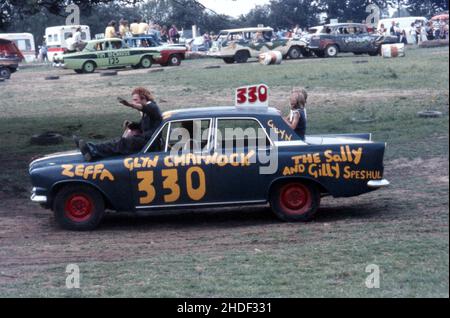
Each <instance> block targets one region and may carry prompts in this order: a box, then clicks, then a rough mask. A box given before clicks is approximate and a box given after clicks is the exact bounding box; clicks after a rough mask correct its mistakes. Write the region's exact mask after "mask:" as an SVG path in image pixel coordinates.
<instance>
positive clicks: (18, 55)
mask: <svg viewBox="0 0 450 318" xmlns="http://www.w3.org/2000/svg"><path fill="white" fill-rule="evenodd" d="M23 59H24V56H23V55H22V52H20V50H19V49H18V48H17V46H16V44H15V43H14V42H13V41H10V40H6V39H0V78H6V79H9V78H10V77H11V73H14V72H16V71H17V68H18V67H19V62H21V61H22V60H23Z"/></svg>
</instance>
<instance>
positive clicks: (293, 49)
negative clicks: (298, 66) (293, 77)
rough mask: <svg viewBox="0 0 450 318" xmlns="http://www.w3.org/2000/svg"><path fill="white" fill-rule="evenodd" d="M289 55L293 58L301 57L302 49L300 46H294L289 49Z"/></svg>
mask: <svg viewBox="0 0 450 318" xmlns="http://www.w3.org/2000/svg"><path fill="white" fill-rule="evenodd" d="M288 56H289V58H290V59H292V60H296V59H299V58H300V57H301V56H302V51H301V50H300V48H299V47H298V46H293V47H291V49H290V50H289V53H288Z"/></svg>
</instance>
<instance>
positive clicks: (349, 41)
mask: <svg viewBox="0 0 450 318" xmlns="http://www.w3.org/2000/svg"><path fill="white" fill-rule="evenodd" d="M302 39H303V40H304V41H305V42H306V43H307V47H308V49H309V50H310V51H312V52H314V54H315V55H317V56H318V57H336V56H337V55H338V54H339V52H343V53H355V54H369V55H372V56H376V55H378V54H380V52H381V46H382V45H383V44H393V43H396V42H397V37H392V36H382V35H378V34H374V33H369V32H368V30H367V26H366V25H364V24H361V23H337V24H327V25H324V26H318V27H314V28H311V29H310V30H309V34H307V35H305V36H304V37H303V38H302Z"/></svg>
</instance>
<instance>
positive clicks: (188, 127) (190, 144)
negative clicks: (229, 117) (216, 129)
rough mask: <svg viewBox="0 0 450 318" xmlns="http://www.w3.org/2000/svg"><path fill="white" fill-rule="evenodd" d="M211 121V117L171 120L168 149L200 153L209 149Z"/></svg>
mask: <svg viewBox="0 0 450 318" xmlns="http://www.w3.org/2000/svg"><path fill="white" fill-rule="evenodd" d="M211 122H212V120H211V119H198V120H185V121H176V122H171V123H170V131H169V139H168V141H167V146H166V151H175V152H178V153H181V152H188V153H192V152H196V153H198V152H202V151H203V150H207V149H208V140H209V136H210V129H211Z"/></svg>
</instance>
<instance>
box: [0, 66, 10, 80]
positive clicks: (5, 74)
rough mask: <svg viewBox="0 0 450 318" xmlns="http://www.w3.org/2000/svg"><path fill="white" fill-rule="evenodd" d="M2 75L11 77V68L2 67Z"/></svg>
mask: <svg viewBox="0 0 450 318" xmlns="http://www.w3.org/2000/svg"><path fill="white" fill-rule="evenodd" d="M0 77H1V78H5V79H9V78H11V71H10V70H9V68H7V67H2V68H0Z"/></svg>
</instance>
